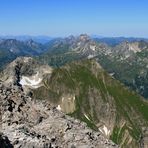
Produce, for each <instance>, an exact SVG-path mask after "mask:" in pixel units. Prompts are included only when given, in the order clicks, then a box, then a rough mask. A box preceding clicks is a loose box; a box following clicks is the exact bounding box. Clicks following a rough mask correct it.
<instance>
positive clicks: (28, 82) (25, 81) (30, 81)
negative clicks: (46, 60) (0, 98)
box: [20, 73, 42, 88]
mask: <svg viewBox="0 0 148 148" xmlns="http://www.w3.org/2000/svg"><path fill="white" fill-rule="evenodd" d="M41 81H42V79H41V78H39V76H38V73H37V74H36V75H34V76H32V77H26V76H22V79H21V80H20V84H21V85H22V86H30V87H32V88H38V87H39V84H40V83H41Z"/></svg>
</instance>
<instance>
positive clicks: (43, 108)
mask: <svg viewBox="0 0 148 148" xmlns="http://www.w3.org/2000/svg"><path fill="white" fill-rule="evenodd" d="M0 100H1V102H2V106H1V112H2V122H1V124H2V129H1V133H2V134H1V135H0V144H1V146H3V148H11V147H14V148H18V147H19V148H21V147H22V148H32V147H35V148H75V147H77V148H79V147H85V148H87V147H88V148H90V147H95V148H97V147H98V148H106V147H108V148H112V147H117V146H116V145H115V144H114V143H113V142H111V141H109V140H108V139H106V138H105V137H103V136H102V135H101V133H100V132H95V131H92V130H91V129H89V128H88V127H87V126H86V124H85V123H82V122H80V121H79V120H76V119H73V118H72V117H69V116H67V115H65V114H63V113H62V112H60V111H58V110H57V109H56V108H55V107H53V106H51V105H50V104H49V103H47V102H46V101H35V100H32V99H31V98H30V97H28V96H26V95H25V94H24V92H23V91H22V90H21V89H19V87H17V86H14V85H10V86H7V87H6V86H5V85H3V84H2V83H0Z"/></svg>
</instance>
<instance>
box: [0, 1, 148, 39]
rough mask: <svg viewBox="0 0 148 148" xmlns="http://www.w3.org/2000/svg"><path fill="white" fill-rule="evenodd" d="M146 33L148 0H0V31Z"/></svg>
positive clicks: (111, 34) (103, 33)
mask: <svg viewBox="0 0 148 148" xmlns="http://www.w3.org/2000/svg"><path fill="white" fill-rule="evenodd" d="M81 33H87V34H90V35H92V34H94V35H100V36H134V37H148V0H0V35H48V36H67V35H70V34H74V35H78V34H81Z"/></svg>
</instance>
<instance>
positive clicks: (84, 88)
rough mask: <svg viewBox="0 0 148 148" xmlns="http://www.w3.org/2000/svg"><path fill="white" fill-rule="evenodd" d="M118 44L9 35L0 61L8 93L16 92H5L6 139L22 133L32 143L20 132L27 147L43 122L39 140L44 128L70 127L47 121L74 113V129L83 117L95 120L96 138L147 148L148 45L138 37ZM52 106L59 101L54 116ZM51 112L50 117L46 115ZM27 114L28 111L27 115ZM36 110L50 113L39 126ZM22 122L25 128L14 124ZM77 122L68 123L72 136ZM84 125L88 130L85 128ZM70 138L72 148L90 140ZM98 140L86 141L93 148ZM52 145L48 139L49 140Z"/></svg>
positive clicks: (0, 79) (0, 77)
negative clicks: (33, 109) (13, 134)
mask: <svg viewBox="0 0 148 148" xmlns="http://www.w3.org/2000/svg"><path fill="white" fill-rule="evenodd" d="M113 44H114V43H113ZM113 44H112V45H111V44H108V43H107V42H106V43H104V42H102V41H101V42H100V41H99V40H96V39H92V38H91V37H89V36H88V35H86V34H82V35H80V36H78V37H75V36H69V37H67V38H57V39H53V40H51V41H50V42H48V43H46V44H40V43H37V42H35V41H33V40H29V41H18V40H14V39H6V40H5V39H3V40H1V42H0V52H1V54H0V55H1V56H0V60H1V61H5V62H3V63H2V62H1V63H0V64H1V67H3V68H2V71H1V72H0V82H1V86H2V87H3V88H5V87H6V90H8V91H9V90H11V91H9V92H7V91H4V93H3V88H1V89H0V90H1V91H0V94H1V96H2V97H1V98H3V99H2V100H1V101H2V103H3V106H2V110H3V111H4V113H5V111H6V114H5V117H7V118H6V120H2V125H4V127H5V128H4V129H3V131H2V132H3V134H1V135H2V136H1V137H0V139H2V141H4V139H3V138H4V137H7V138H8V139H9V140H10V144H12V141H13V142H14V141H15V138H13V137H12V136H11V135H10V134H9V133H10V131H13V132H18V133H17V134H18V135H19V133H21V134H20V135H21V138H25V140H24V142H23V143H22V141H21V139H19V138H18V137H17V136H16V137H17V138H18V142H17V143H16V145H17V146H18V145H21V146H22V147H23V145H24V146H26V147H27V144H28V139H30V135H32V131H31V126H35V128H34V129H32V130H33V131H34V130H36V131H39V132H36V131H34V132H35V133H36V134H35V136H34V137H33V138H31V139H32V140H31V145H32V143H33V142H35V139H34V138H36V135H37V134H39V135H40V134H41V133H40V130H41V129H42V128H43V126H45V127H47V129H48V128H51V127H52V126H53V125H55V128H53V131H52V132H55V133H56V134H57V132H56V131H55V129H59V128H61V129H62V128H63V126H64V125H61V126H60V127H58V126H57V127H56V123H54V122H53V123H52V124H51V123H50V126H49V125H48V124H47V122H49V121H50V120H51V118H54V117H55V119H54V120H55V122H62V123H65V122H66V123H67V120H69V119H67V118H72V121H71V122H72V123H73V124H72V123H70V124H72V125H71V126H72V127H74V128H75V124H76V123H75V121H74V120H77V119H78V120H79V121H81V122H82V124H83V122H85V123H86V124H87V127H86V128H88V129H90V128H91V129H92V130H93V132H94V133H91V135H94V134H95V132H97V133H100V134H101V135H102V137H103V139H104V138H106V139H110V140H112V141H113V142H114V143H115V144H113V143H112V142H110V141H109V142H108V143H107V145H108V147H109V146H111V147H116V144H117V145H118V146H119V147H123V148H125V147H129V148H133V147H134V148H146V147H147V146H148V143H147V141H148V114H147V112H148V101H147V98H148V58H147V57H148V42H147V41H146V40H134V41H133V40H132V41H123V42H121V43H118V44H117V45H115V44H114V45H113ZM4 53H5V54H4ZM4 55H5V56H4ZM10 55H14V57H13V56H12V57H11V56H10ZM24 56H27V57H24ZM30 56H31V57H30ZM10 57H11V58H10ZM9 58H10V59H9ZM14 59H16V60H14ZM13 60H14V61H13ZM12 90H14V91H13V94H12ZM18 92H19V93H18ZM7 94H8V95H7ZM9 94H10V95H11V97H9ZM17 94H18V97H15V98H16V100H13V97H12V96H15V95H17ZM7 96H8V97H7ZM4 98H5V99H4ZM22 98H25V99H24V100H25V102H26V103H20V104H18V103H17V102H19V100H20V99H22ZM27 98H30V99H27ZM4 100H5V101H4ZM25 104H32V105H31V106H33V107H34V108H35V110H36V111H35V113H34V111H32V110H26V108H30V107H29V106H28V105H25ZM45 104H50V105H51V106H52V108H50V109H49V110H51V111H52V112H53V113H52V114H50V113H49V112H48V111H46V110H44V109H43V108H45V106H46V105H45ZM38 107H39V108H41V109H39V108H38ZM54 109H55V110H56V111H55V112H59V114H61V113H63V114H64V115H65V114H66V118H64V121H63V119H61V118H60V119H59V117H57V116H59V115H57V114H56V113H55V114H54ZM43 110H44V113H45V114H48V117H45V115H44V113H43ZM25 112H26V114H27V115H26V116H23V114H25ZM36 112H40V113H41V114H42V115H43V117H41V118H42V119H40V120H39V122H37V124H36V123H35V122H32V117H33V116H34V115H35V116H36ZM9 114H12V116H9ZM70 116H71V117H70ZM13 117H15V118H13ZM22 117H23V122H22ZM57 118H58V120H56V119H57ZM2 119H3V118H2ZM4 119H5V118H4ZM33 120H35V121H36V120H37V119H36V118H35V119H33ZM61 120H62V121H61ZM10 121H11V122H10ZM37 121H38V120H37ZM8 122H9V124H10V125H9V124H8ZM16 122H17V126H16V127H15V128H14V124H16ZM30 123H31V124H30ZM24 124H25V125H26V126H27V127H25V130H26V129H27V131H28V134H27V133H26V134H25V136H23V135H24V133H23V132H22V129H21V130H20V128H19V127H22V125H24ZM71 126H68V127H69V128H70V133H71V134H72V133H73V132H74V130H76V129H72V127H71ZM69 128H68V129H69ZM79 130H80V131H81V130H83V129H82V127H81V125H80V127H79ZM43 131H44V134H45V136H46V137H48V139H49V141H50V139H51V137H50V136H49V135H50V134H49V133H50V132H51V131H49V132H48V133H47V132H46V130H43ZM17 134H16V135H17ZM56 134H55V137H56V142H57V143H56V144H57V145H59V144H61V140H60V139H59V137H61V135H56ZM73 135H74V133H73ZM69 136H70V135H69ZM69 136H68V138H69ZM64 137H65V136H64ZM74 137H76V136H74ZM78 137H79V138H80V139H81V138H82V137H84V133H79V132H78ZM90 137H91V136H90ZM82 139H83V138H82ZM39 140H41V141H42V140H43V139H42V138H41V139H40V138H39ZM97 140H98V143H102V145H101V144H100V147H101V146H102V147H104V146H106V147H107V145H104V144H105V143H104V142H101V139H100V138H99V139H97ZM41 141H40V142H41ZM63 141H65V142H66V146H65V147H68V146H67V144H70V145H71V144H73V145H74V146H77V144H80V145H82V143H79V142H78V141H79V140H76V139H75V138H74V139H73V140H70V141H71V142H70V143H67V139H64V140H63ZM72 141H73V142H72ZM80 141H81V140H80ZM94 141H95V140H94V138H93V139H92V143H91V142H90V141H89V140H88V141H86V140H84V143H85V144H86V145H87V146H88V145H89V144H90V146H94V147H97V146H98V145H95V144H96V143H94ZM102 141H103V140H102ZM14 143H15V142H14ZM14 143H13V144H12V145H14ZM25 143H26V144H25ZM41 143H42V142H41ZM49 143H51V142H49ZM63 143H64V142H63ZM88 143H89V144H88ZM44 144H45V143H44V142H43V143H42V145H44ZM51 144H53V143H51ZM86 145H85V147H86ZM34 146H35V145H34Z"/></svg>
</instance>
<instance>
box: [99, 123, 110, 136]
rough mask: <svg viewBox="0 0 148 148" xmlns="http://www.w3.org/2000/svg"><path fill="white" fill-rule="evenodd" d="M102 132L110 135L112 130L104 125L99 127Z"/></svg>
mask: <svg viewBox="0 0 148 148" xmlns="http://www.w3.org/2000/svg"><path fill="white" fill-rule="evenodd" d="M99 130H100V132H101V133H103V134H105V135H106V136H108V135H109V134H110V130H108V128H107V127H106V126H105V125H104V126H103V128H102V127H101V128H99Z"/></svg>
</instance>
